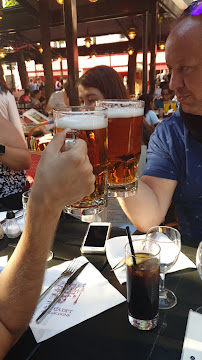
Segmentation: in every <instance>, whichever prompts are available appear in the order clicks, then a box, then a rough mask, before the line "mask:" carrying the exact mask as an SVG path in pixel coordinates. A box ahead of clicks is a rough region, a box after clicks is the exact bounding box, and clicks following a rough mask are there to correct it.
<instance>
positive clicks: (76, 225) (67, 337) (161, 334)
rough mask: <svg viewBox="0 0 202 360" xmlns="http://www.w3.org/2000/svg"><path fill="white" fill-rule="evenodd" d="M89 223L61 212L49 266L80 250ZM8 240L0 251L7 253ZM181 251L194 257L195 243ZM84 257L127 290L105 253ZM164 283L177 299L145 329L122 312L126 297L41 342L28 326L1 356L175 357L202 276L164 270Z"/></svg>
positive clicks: (201, 301) (201, 291) (201, 294)
mask: <svg viewBox="0 0 202 360" xmlns="http://www.w3.org/2000/svg"><path fill="white" fill-rule="evenodd" d="M87 226H88V224H87V223H83V222H80V221H79V220H77V219H73V218H72V217H70V216H68V215H63V216H61V218H60V221H59V225H58V229H57V232H56V236H55V242H54V245H53V252H54V258H53V260H51V261H50V262H48V263H47V264H48V266H49V267H50V266H54V265H57V264H59V263H61V262H63V261H64V260H67V259H72V258H74V257H77V256H80V255H81V253H80V246H81V243H82V240H83V237H84V234H85V232H86V229H87ZM119 235H125V230H123V229H120V228H112V231H111V235H110V237H114V236H119ZM12 251H13V247H12V246H8V247H7V248H6V249H4V250H3V251H1V252H0V256H3V255H5V254H9V255H10V254H11V253H12ZM182 252H183V253H184V254H185V255H187V256H188V257H189V258H190V259H191V260H192V261H193V262H194V263H195V257H196V245H194V246H193V245H192V246H190V245H189V244H188V243H186V245H182ZM85 256H86V257H87V258H88V260H89V261H90V262H91V263H92V264H93V265H95V266H96V267H97V268H98V270H100V271H101V273H102V274H103V275H104V276H105V277H106V278H107V279H108V281H109V282H110V283H111V284H112V285H113V286H114V287H116V288H117V289H118V290H119V291H120V292H121V293H122V294H123V295H124V296H126V285H125V284H123V285H121V284H120V283H119V282H118V280H117V279H116V277H115V275H114V274H113V272H111V271H110V266H109V264H108V262H107V259H106V256H105V255H86V254H85ZM165 285H166V287H167V288H169V289H170V290H172V291H174V293H175V294H176V296H177V299H178V303H177V305H176V306H175V307H174V308H172V309H169V310H160V314H159V315H160V316H159V324H158V326H157V327H156V328H155V329H153V330H150V331H140V330H138V329H135V328H133V327H132V326H131V325H130V324H129V322H128V317H127V302H124V303H122V304H120V305H118V306H115V307H113V308H111V309H109V310H107V311H105V312H103V313H101V314H99V315H97V316H95V317H93V318H91V319H88V320H86V321H84V322H82V323H80V324H78V325H76V326H74V327H72V328H70V329H68V330H66V331H64V332H62V333H60V334H58V335H56V336H54V337H52V338H50V339H48V340H46V341H44V342H42V343H40V344H37V343H36V341H35V339H34V337H33V335H32V332H31V330H30V329H27V331H26V332H25V333H24V335H23V336H22V337H21V339H20V340H19V341H18V342H17V344H16V345H15V346H14V347H13V348H12V349H11V350H10V352H9V353H8V355H7V356H6V357H5V359H6V360H12V359H18V360H28V359H33V360H44V359H48V360H52V359H58V358H61V359H62V358H65V359H66V358H72V359H76V360H77V359H80V358H81V357H82V358H84V359H94V358H96V359H107V360H108V359H110V360H111V359H121V360H123V359H127V358H131V359H132V358H133V359H141V360H180V358H181V351H182V346H183V341H184V334H185V329H186V323H187V317H188V312H189V310H190V309H193V310H196V309H197V307H199V306H200V305H202V282H201V280H200V277H199V275H198V272H197V270H193V269H186V270H182V271H178V272H176V273H171V274H167V275H166V281H165Z"/></svg>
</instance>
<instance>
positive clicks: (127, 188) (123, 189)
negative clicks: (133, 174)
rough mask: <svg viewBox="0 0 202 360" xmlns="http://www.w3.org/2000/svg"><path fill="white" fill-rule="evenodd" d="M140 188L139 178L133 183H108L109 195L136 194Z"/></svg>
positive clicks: (125, 195)
mask: <svg viewBox="0 0 202 360" xmlns="http://www.w3.org/2000/svg"><path fill="white" fill-rule="evenodd" d="M137 189H138V179H137V180H135V181H134V182H133V183H131V184H125V185H115V184H113V185H112V184H109V185H108V197H121V198H125V197H129V196H132V195H135V194H136V192H137Z"/></svg>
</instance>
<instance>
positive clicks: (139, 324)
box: [128, 314, 159, 330]
mask: <svg viewBox="0 0 202 360" xmlns="http://www.w3.org/2000/svg"><path fill="white" fill-rule="evenodd" d="M158 318H159V315H158V314H157V315H156V316H155V317H154V318H153V319H152V320H140V319H135V318H133V317H132V316H131V315H130V314H128V320H129V322H130V324H131V325H132V326H134V327H136V328H137V329H139V330H151V329H154V328H155V327H156V326H157V325H158Z"/></svg>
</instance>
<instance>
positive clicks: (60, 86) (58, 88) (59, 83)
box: [55, 81, 62, 91]
mask: <svg viewBox="0 0 202 360" xmlns="http://www.w3.org/2000/svg"><path fill="white" fill-rule="evenodd" d="M59 90H62V85H61V82H60V81H56V83H55V91H59Z"/></svg>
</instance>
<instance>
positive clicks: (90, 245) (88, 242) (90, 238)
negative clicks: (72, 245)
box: [81, 222, 111, 254]
mask: <svg viewBox="0 0 202 360" xmlns="http://www.w3.org/2000/svg"><path fill="white" fill-rule="evenodd" d="M110 232H111V223H109V222H92V223H90V224H89V225H88V229H87V231H86V234H85V236H84V239H83V243H82V245H81V252H82V253H88V254H90V253H98V254H102V253H105V251H106V249H105V242H106V240H107V239H109V235H110Z"/></svg>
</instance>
